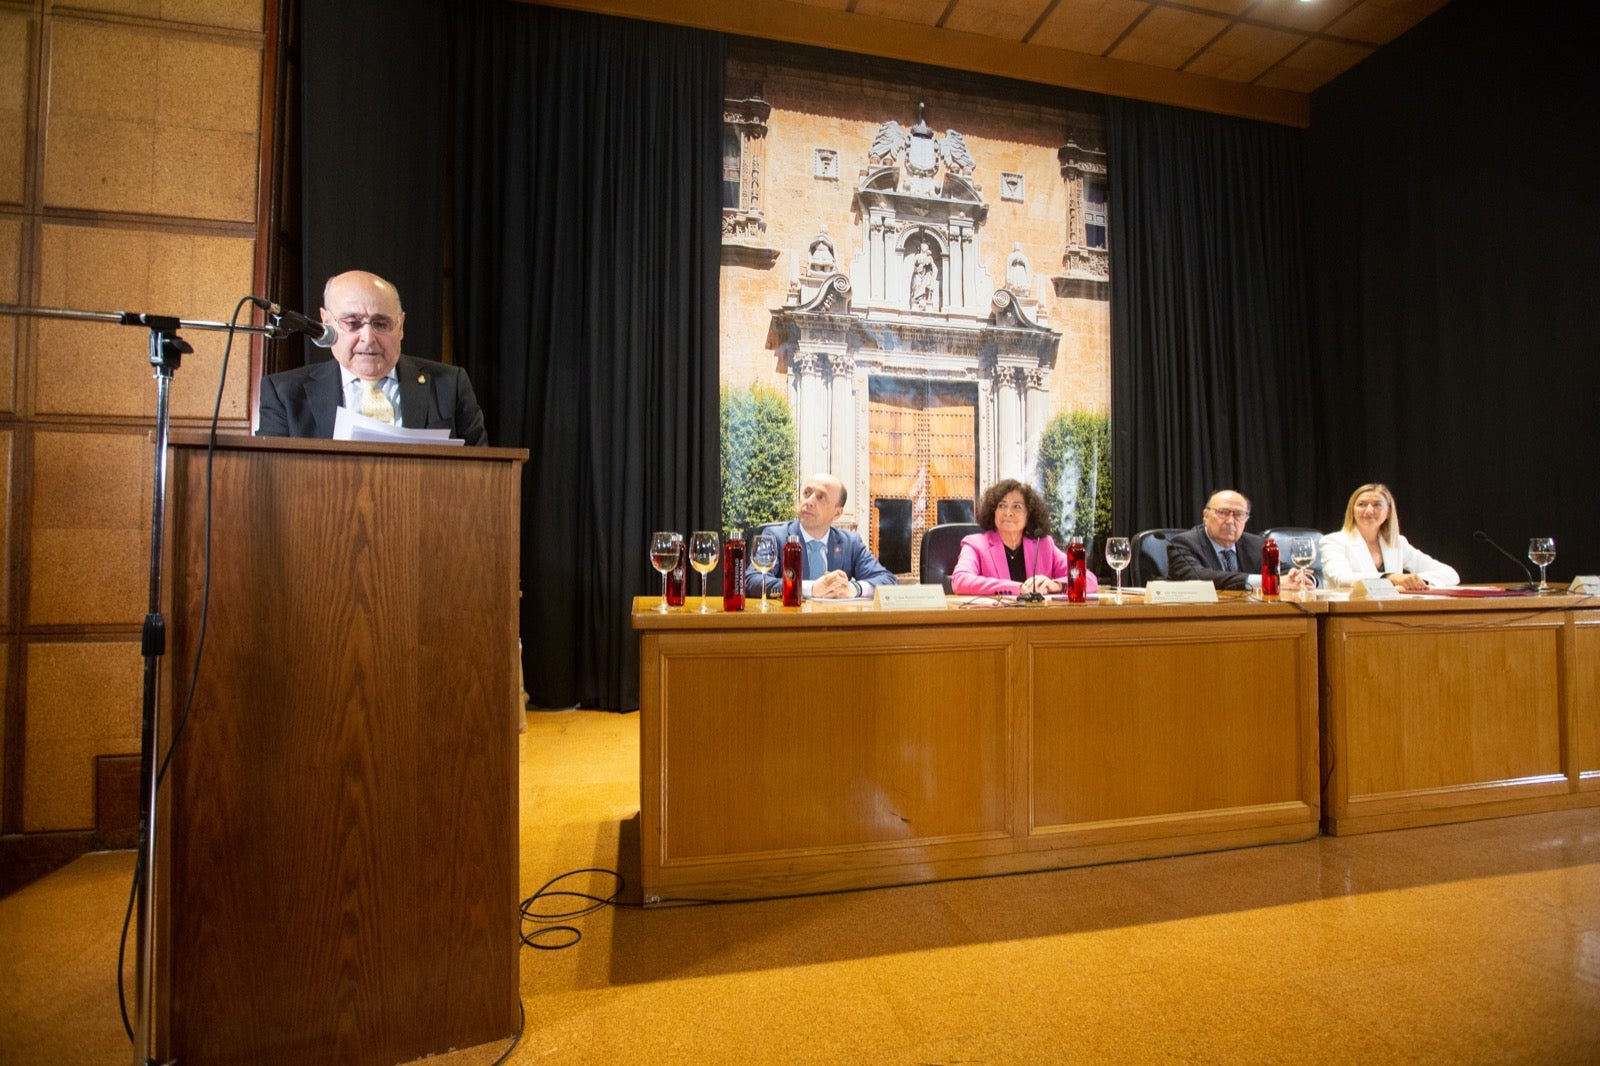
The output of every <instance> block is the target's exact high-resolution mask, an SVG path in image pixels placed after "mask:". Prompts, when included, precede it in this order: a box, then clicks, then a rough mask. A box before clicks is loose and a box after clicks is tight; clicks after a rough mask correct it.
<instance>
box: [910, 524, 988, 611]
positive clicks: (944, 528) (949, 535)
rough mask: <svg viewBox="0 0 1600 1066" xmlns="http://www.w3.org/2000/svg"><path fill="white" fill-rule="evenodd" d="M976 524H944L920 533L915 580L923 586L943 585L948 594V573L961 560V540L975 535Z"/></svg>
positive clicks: (978, 528)
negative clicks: (919, 548) (919, 563)
mask: <svg viewBox="0 0 1600 1066" xmlns="http://www.w3.org/2000/svg"><path fill="white" fill-rule="evenodd" d="M980 529H982V527H981V526H979V525H978V524H977V523H976V522H945V523H943V524H942V525H937V526H930V527H928V528H927V529H926V530H924V531H923V533H922V564H921V567H920V568H919V571H918V574H917V580H918V581H920V582H921V583H922V584H924V585H943V586H944V591H945V594H946V595H948V594H949V593H950V571H952V570H954V569H955V568H956V563H957V562H958V561H960V559H961V538H962V537H968V536H971V535H972V534H974V533H977V532H978V531H979V530H980Z"/></svg>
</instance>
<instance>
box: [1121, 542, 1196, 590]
mask: <svg viewBox="0 0 1600 1066" xmlns="http://www.w3.org/2000/svg"><path fill="white" fill-rule="evenodd" d="M1185 532H1188V531H1187V530H1185V529H1147V530H1145V531H1144V532H1143V533H1140V534H1139V535H1138V536H1136V537H1134V538H1133V583H1134V584H1135V585H1146V584H1149V583H1150V582H1152V581H1164V580H1166V577H1167V541H1169V540H1171V539H1172V538H1173V537H1176V536H1177V535H1178V534H1179V533H1185Z"/></svg>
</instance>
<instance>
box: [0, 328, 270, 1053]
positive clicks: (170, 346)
mask: <svg viewBox="0 0 1600 1066" xmlns="http://www.w3.org/2000/svg"><path fill="white" fill-rule="evenodd" d="M0 315H26V316H31V317H35V318H67V319H74V320H77V321H83V322H108V323H111V324H113V325H119V326H143V327H145V328H146V329H148V330H149V331H150V365H151V366H153V367H155V378H156V427H155V438H156V455H155V484H154V487H153V491H152V493H151V502H150V603H149V610H148V612H147V613H146V614H145V616H144V627H143V630H142V631H141V634H140V638H139V647H140V652H141V653H142V654H143V655H144V704H143V714H142V719H141V725H140V732H139V736H140V753H139V792H140V810H139V857H138V859H137V860H136V862H135V866H136V869H137V870H138V875H137V882H138V884H137V888H138V892H139V901H140V908H139V926H138V947H137V954H138V961H137V966H138V969H137V977H136V982H135V1011H136V1013H137V1015H138V1019H137V1025H136V1027H135V1029H136V1031H135V1035H134V1042H133V1062H134V1066H157V1064H156V1060H155V1059H154V1058H153V1057H152V1052H153V1050H154V1048H153V1047H152V1041H153V1039H154V1032H153V1029H154V1025H153V1018H152V1014H153V1012H154V1009H155V968H154V966H153V965H152V959H151V951H152V947H153V945H152V939H153V935H154V923H155V915H156V897H155V869H156V811H157V789H158V786H159V784H160V781H159V778H158V776H157V775H158V766H157V761H156V743H157V741H158V740H159V738H160V728H159V726H160V713H161V708H160V696H159V688H160V680H161V656H162V655H163V654H165V653H166V646H167V623H166V618H165V617H164V616H163V615H162V613H161V555H162V541H163V539H164V537H165V536H166V510H167V430H168V427H169V425H170V422H171V413H170V400H171V392H172V377H173V375H174V374H175V373H177V370H178V367H179V366H180V365H181V364H182V362H183V356H184V354H185V353H192V352H193V351H194V349H193V348H191V347H190V346H189V343H188V342H187V341H185V340H183V338H181V337H179V336H178V330H179V329H180V328H183V329H203V330H221V331H227V330H229V329H232V330H233V331H234V332H237V333H253V334H262V335H265V336H269V337H274V338H281V337H282V336H284V335H286V334H287V333H288V332H290V331H287V330H284V329H282V328H281V327H270V326H230V325H229V324H228V323H226V322H202V321H193V320H189V319H182V318H175V317H173V316H171V315H152V314H146V313H143V312H136V311H74V310H68V309H66V308H59V307H19V306H13V305H9V304H0Z"/></svg>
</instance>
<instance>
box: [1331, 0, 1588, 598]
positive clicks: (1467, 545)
mask: <svg viewBox="0 0 1600 1066" xmlns="http://www.w3.org/2000/svg"><path fill="white" fill-rule="evenodd" d="M1507 27H1515V32H1509V33H1508V32H1507ZM1597 44H1600V33H1597V32H1596V30H1595V28H1594V22H1593V20H1592V19H1589V18H1586V17H1584V13H1583V11H1582V9H1581V8H1573V9H1570V10H1568V9H1561V10H1559V11H1558V10H1556V9H1554V8H1550V9H1544V8H1532V9H1530V8H1528V7H1527V6H1526V5H1522V4H1513V3H1511V2H1509V0H1454V2H1452V3H1450V4H1448V5H1446V6H1445V7H1443V8H1441V9H1440V10H1439V12H1438V13H1436V14H1435V15H1433V16H1432V17H1431V18H1429V19H1428V20H1427V21H1426V22H1424V23H1422V24H1421V25H1420V26H1418V27H1417V28H1416V29H1414V30H1413V31H1411V32H1410V33H1408V34H1406V35H1405V36H1404V37H1402V38H1401V39H1400V40H1398V41H1396V42H1394V43H1393V44H1391V45H1389V46H1388V47H1386V48H1384V49H1382V50H1381V51H1379V52H1378V53H1377V54H1376V55H1374V56H1373V57H1372V58H1370V59H1368V60H1367V61H1365V62H1364V63H1362V64H1360V65H1359V66H1357V67H1355V68H1354V69H1352V70H1351V71H1350V72H1348V73H1347V74H1345V75H1344V76H1343V77H1341V78H1340V79H1339V80H1338V81H1336V82H1334V83H1333V84H1331V85H1329V86H1328V87H1326V88H1325V89H1323V90H1320V91H1318V92H1317V93H1315V94H1314V95H1313V97H1312V121H1311V128H1310V130H1309V131H1308V137H1307V141H1308V152H1307V167H1308V171H1309V183H1308V184H1309V194H1310V197H1309V200H1308V202H1309V203H1311V204H1313V205H1315V210H1314V211H1313V212H1312V214H1311V218H1312V225H1311V228H1310V234H1311V248H1312V257H1311V276H1312V278H1313V280H1314V283H1315V284H1314V287H1313V288H1312V292H1313V294H1314V299H1313V302H1312V315H1313V320H1314V322H1315V332H1314V334H1313V337H1314V341H1313V343H1314V345H1315V349H1316V353H1317V361H1316V366H1317V370H1318V379H1319V389H1318V392H1319V395H1320V397H1321V401H1322V404H1321V406H1322V411H1323V421H1324V422H1325V423H1326V424H1327V425H1328V427H1329V428H1328V431H1327V432H1325V433H1324V434H1323V435H1322V438H1321V442H1320V443H1321V445H1322V450H1321V455H1322V462H1323V469H1322V471H1321V472H1320V475H1319V476H1320V479H1321V480H1322V481H1323V483H1324V484H1325V486H1326V489H1327V491H1326V496H1325V500H1326V506H1325V507H1324V508H1323V509H1322V511H1321V518H1322V524H1323V525H1325V526H1330V527H1331V524H1337V522H1338V521H1339V520H1340V519H1341V518H1342V516H1343V508H1344V504H1345V501H1346V499H1347V498H1348V496H1349V494H1350V492H1351V490H1352V489H1354V488H1355V487H1356V486H1357V485H1359V484H1361V483H1363V482H1366V481H1384V482H1386V483H1388V484H1389V485H1390V486H1391V487H1392V488H1393V489H1394V490H1395V492H1396V495H1397V498H1398V503H1399V512H1400V516H1401V519H1402V521H1401V528H1402V530H1403V531H1404V532H1405V533H1406V535H1407V537H1409V538H1410V539H1412V540H1414V541H1416V542H1418V543H1419V545H1420V546H1421V547H1422V548H1423V549H1424V550H1426V551H1428V552H1429V553H1431V554H1433V555H1436V556H1438V557H1440V558H1442V559H1445V560H1447V561H1449V562H1450V563H1452V564H1453V565H1454V566H1456V568H1457V569H1459V570H1460V571H1461V575H1462V578H1463V579H1464V580H1469V581H1472V580H1479V581H1491V580H1492V581H1504V580H1513V579H1516V578H1517V577H1518V570H1517V568H1516V566H1515V564H1513V563H1512V562H1509V561H1507V560H1506V559H1504V558H1503V557H1501V556H1500V555H1499V554H1498V553H1496V552H1494V551H1492V550H1491V549H1489V548H1487V547H1486V546H1484V545H1482V544H1479V543H1477V542H1476V541H1475V540H1474V539H1473V536H1472V531H1473V530H1475V529H1482V530H1484V531H1486V532H1487V533H1488V534H1489V535H1490V536H1491V537H1493V538H1494V539H1495V540H1497V541H1499V542H1500V543H1502V544H1503V545H1505V546H1506V548H1507V549H1508V550H1509V551H1511V552H1512V553H1513V554H1515V555H1516V556H1518V557H1519V558H1521V557H1523V556H1525V553H1526V551H1527V546H1528V538H1529V537H1530V536H1533V535H1544V536H1553V537H1555V539H1556V548H1557V554H1556V563H1555V566H1554V567H1553V568H1552V570H1551V576H1552V578H1554V577H1555V576H1556V575H1561V578H1562V580H1565V579H1566V577H1567V576H1570V575H1571V574H1574V573H1591V574H1592V573H1596V572H1600V494H1597V493H1596V492H1594V490H1593V489H1592V488H1591V487H1590V482H1591V480H1592V477H1591V474H1590V471H1591V470H1592V467H1591V466H1590V465H1589V464H1590V463H1591V462H1592V461H1593V459H1594V456H1595V455H1596V454H1600V419H1597V418H1596V416H1595V413H1594V398H1595V397H1596V396H1597V395H1600V299H1596V297H1595V281H1596V278H1597V277H1600V196H1597V195H1596V191H1595V190H1596V180H1597V179H1596V175H1597V174H1600V135H1597V134H1600V129H1597V127H1600V121H1597V119H1596V112H1595V107H1594V96H1595V92H1594V89H1595V78H1594V74H1593V55H1594V51H1595V48H1596V46H1597ZM1523 561H1524V562H1526V560H1525V559H1523Z"/></svg>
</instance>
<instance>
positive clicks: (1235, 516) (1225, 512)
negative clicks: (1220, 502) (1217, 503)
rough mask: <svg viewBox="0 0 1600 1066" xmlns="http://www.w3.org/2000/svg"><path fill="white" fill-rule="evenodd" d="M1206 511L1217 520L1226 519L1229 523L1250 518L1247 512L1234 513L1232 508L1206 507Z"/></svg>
mask: <svg viewBox="0 0 1600 1066" xmlns="http://www.w3.org/2000/svg"><path fill="white" fill-rule="evenodd" d="M1206 510H1208V511H1210V512H1211V513H1212V514H1214V515H1216V516H1217V517H1218V518H1226V519H1228V520H1229V521H1241V520H1243V519H1246V518H1249V517H1250V512H1249V511H1235V510H1234V509H1233V508H1232V507H1207V508H1206Z"/></svg>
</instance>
